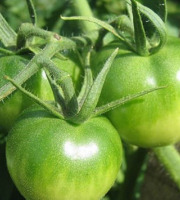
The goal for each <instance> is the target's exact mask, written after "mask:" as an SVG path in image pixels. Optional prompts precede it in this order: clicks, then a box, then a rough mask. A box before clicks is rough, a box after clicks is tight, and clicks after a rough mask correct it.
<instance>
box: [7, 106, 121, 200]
mask: <svg viewBox="0 0 180 200" xmlns="http://www.w3.org/2000/svg"><path fill="white" fill-rule="evenodd" d="M6 158H7V166H8V170H9V173H10V175H11V177H12V179H13V181H14V183H15V185H16V186H17V188H18V190H19V191H20V192H21V194H22V195H23V196H24V197H25V198H26V199H27V200H50V199H52V200H70V199H71V200H80V199H81V200H99V199H100V198H101V197H103V196H104V195H105V193H106V192H107V191H108V190H109V189H110V187H111V186H112V184H113V182H114V181H115V179H116V176H117V173H118V170H119V167H120V163H121V159H122V145H121V141H120V138H119V134H118V132H117V131H116V129H115V128H114V127H113V126H112V124H111V123H110V121H109V120H108V119H107V118H105V117H97V118H92V119H90V120H88V121H87V122H85V123H83V124H82V125H73V124H71V123H68V122H66V121H64V120H60V119H57V118H54V117H53V116H52V115H51V114H49V113H48V112H47V111H45V110H44V109H42V108H38V109H37V108H36V107H35V108H33V109H32V108H31V109H30V108H28V109H27V110H26V111H24V112H23V113H22V115H21V116H20V118H19V120H17V122H16V123H15V126H14V127H13V128H12V129H11V131H10V133H9V134H8V137H7V145H6Z"/></svg>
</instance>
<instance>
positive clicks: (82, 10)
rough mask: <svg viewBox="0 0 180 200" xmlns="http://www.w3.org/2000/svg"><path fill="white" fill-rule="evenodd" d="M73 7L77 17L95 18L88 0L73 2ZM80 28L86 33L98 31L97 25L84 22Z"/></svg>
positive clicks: (74, 0) (75, 0)
mask: <svg viewBox="0 0 180 200" xmlns="http://www.w3.org/2000/svg"><path fill="white" fill-rule="evenodd" d="M72 5H73V7H74V12H75V14H76V15H78V16H87V17H93V13H92V10H91V8H90V6H89V4H88V1H87V0H73V2H72ZM80 26H81V28H82V31H83V32H84V33H88V32H91V31H94V30H97V29H98V27H97V25H96V24H93V23H88V22H86V21H82V22H81V23H80Z"/></svg>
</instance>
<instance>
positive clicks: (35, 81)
mask: <svg viewBox="0 0 180 200" xmlns="http://www.w3.org/2000/svg"><path fill="white" fill-rule="evenodd" d="M67 56H68V57H67V60H60V59H57V58H54V59H53V61H54V63H55V64H56V65H57V66H58V67H59V68H61V69H63V70H65V71H67V72H68V73H69V74H70V75H71V76H72V78H73V81H74V83H75V87H76V88H78V87H79V82H78V81H77V80H79V75H80V68H79V66H80V62H79V60H78V59H77V57H75V55H74V54H73V53H71V52H70V53H69V54H68V55H67ZM28 62H29V60H27V59H25V58H23V57H21V56H17V55H14V56H1V57H0V87H2V86H3V85H4V84H5V83H6V82H7V81H6V80H5V79H4V78H3V76H4V75H8V76H10V77H11V78H13V77H14V76H15V75H17V74H18V73H19V72H20V71H21V70H22V69H23V68H24V67H25V66H26V64H27V63H28ZM24 86H25V88H26V89H27V90H29V91H30V92H32V93H34V94H35V95H37V96H38V97H40V98H41V99H43V100H53V94H52V90H51V87H50V85H49V83H48V80H47V77H46V74H45V73H44V71H43V70H40V71H39V72H38V73H36V74H35V75H34V76H33V77H32V78H31V79H30V80H28V81H27V82H26V83H25V84H24ZM31 104H32V101H31V100H30V99H29V98H27V97H26V96H25V95H23V94H22V93H21V92H19V91H16V92H14V93H13V94H11V95H10V96H8V97H7V98H6V99H4V100H3V102H1V103H0V127H2V128H3V129H4V131H8V130H9V129H10V128H11V127H12V125H13V123H14V121H15V120H16V118H17V117H18V115H19V114H20V112H21V111H22V110H23V109H25V108H26V107H28V106H29V105H31Z"/></svg>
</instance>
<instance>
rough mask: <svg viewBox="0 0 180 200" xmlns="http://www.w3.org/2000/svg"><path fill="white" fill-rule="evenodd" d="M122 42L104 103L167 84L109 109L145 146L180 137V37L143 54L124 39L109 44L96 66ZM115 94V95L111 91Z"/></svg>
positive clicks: (124, 132) (131, 138) (124, 131)
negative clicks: (133, 48) (124, 41)
mask: <svg viewBox="0 0 180 200" xmlns="http://www.w3.org/2000/svg"><path fill="white" fill-rule="evenodd" d="M115 46H120V50H119V53H118V56H117V57H116V59H115V62H114V63H113V66H112V68H111V70H110V72H109V74H108V76H107V79H106V82H105V85H104V88H103V91H102V94H101V97H100V104H101V105H102V104H104V103H107V102H109V101H111V100H115V99H118V98H121V97H124V96H127V95H128V94H133V93H137V92H139V91H141V90H143V89H147V88H151V87H154V86H155V87H156V86H163V85H164V86H167V88H165V89H163V90H160V91H156V92H153V93H151V94H148V95H147V96H143V97H141V99H136V100H133V101H131V102H129V103H127V104H125V105H123V106H121V107H119V108H117V109H115V110H112V111H111V112H109V113H108V117H109V119H110V120H111V121H112V123H113V125H114V126H115V127H116V128H117V130H118V131H119V133H120V135H121V136H122V138H123V139H124V140H125V141H126V142H129V143H131V144H135V145H138V146H141V147H153V146H163V145H169V144H172V143H175V142H177V141H179V140H180V134H179V131H180V115H179V111H180V103H179V101H180V51H179V47H180V40H179V39H177V38H173V37H169V38H168V42H167V44H166V45H165V46H164V48H163V49H161V50H160V51H159V52H158V53H156V54H153V55H150V56H147V57H142V56H139V55H137V54H136V53H133V52H132V51H130V50H129V49H128V48H127V47H126V46H124V45H123V44H120V43H118V42H117V43H115V42H114V43H112V44H110V45H108V46H106V47H105V48H104V49H103V50H101V51H100V52H99V53H98V54H96V60H95V63H94V65H92V66H94V70H95V71H96V70H97V71H98V70H99V69H100V66H101V65H102V63H103V62H104V60H105V59H106V58H107V56H108V55H109V54H110V52H112V50H113V49H114V47H115ZM109 94H111V95H109Z"/></svg>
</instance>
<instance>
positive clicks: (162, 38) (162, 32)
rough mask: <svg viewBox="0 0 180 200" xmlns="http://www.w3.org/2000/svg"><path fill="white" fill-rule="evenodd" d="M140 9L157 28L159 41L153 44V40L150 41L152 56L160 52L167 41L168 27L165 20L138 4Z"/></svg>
mask: <svg viewBox="0 0 180 200" xmlns="http://www.w3.org/2000/svg"><path fill="white" fill-rule="evenodd" d="M137 6H138V9H139V11H140V13H141V14H142V15H144V16H145V17H146V18H147V19H148V20H149V23H151V24H152V25H153V26H154V28H155V33H157V34H158V36H159V37H158V41H157V40H156V41H155V43H154V44H153V39H151V38H150V39H149V43H150V44H151V47H150V48H149V52H150V54H153V53H156V52H158V51H159V50H160V49H161V48H163V46H164V45H165V44H166V41H167V32H166V27H165V24H164V22H163V20H162V19H161V18H160V17H159V16H158V15H157V14H156V13H155V12H153V11H152V10H151V9H149V8H147V7H146V6H143V5H142V4H140V3H138V2H137Z"/></svg>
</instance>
